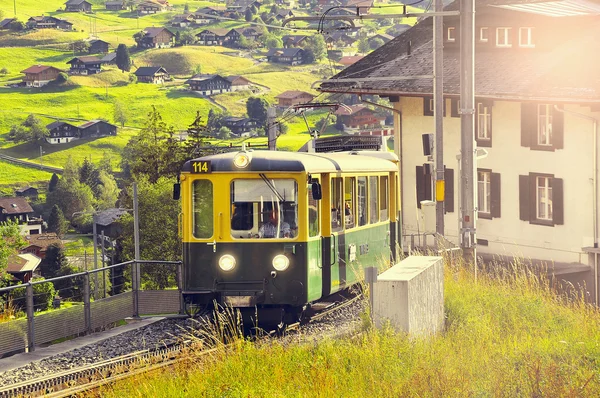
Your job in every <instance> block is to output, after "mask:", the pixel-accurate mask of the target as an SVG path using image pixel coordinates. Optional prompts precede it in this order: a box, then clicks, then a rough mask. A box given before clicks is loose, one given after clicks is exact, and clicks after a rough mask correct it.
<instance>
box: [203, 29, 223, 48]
mask: <svg viewBox="0 0 600 398" xmlns="http://www.w3.org/2000/svg"><path fill="white" fill-rule="evenodd" d="M228 32H229V30H228V29H205V30H203V31H201V32H200V33H198V34H197V35H196V37H197V38H198V41H197V43H198V44H200V45H202V46H222V45H223V43H224V42H225V38H226V36H227V33H228Z"/></svg>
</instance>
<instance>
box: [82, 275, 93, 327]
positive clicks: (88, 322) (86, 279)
mask: <svg viewBox="0 0 600 398" xmlns="http://www.w3.org/2000/svg"><path fill="white" fill-rule="evenodd" d="M83 317H84V319H85V333H86V334H89V333H91V332H92V309H91V304H90V274H89V272H86V273H85V275H83Z"/></svg>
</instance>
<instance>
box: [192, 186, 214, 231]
mask: <svg viewBox="0 0 600 398" xmlns="http://www.w3.org/2000/svg"><path fill="white" fill-rule="evenodd" d="M192 211H193V213H194V217H193V221H192V223H193V225H192V233H193V234H194V238H198V239H208V238H210V237H211V236H212V235H213V184H212V182H211V181H209V180H196V181H194V184H193V189H192Z"/></svg>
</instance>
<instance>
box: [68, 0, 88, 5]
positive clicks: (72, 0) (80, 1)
mask: <svg viewBox="0 0 600 398" xmlns="http://www.w3.org/2000/svg"><path fill="white" fill-rule="evenodd" d="M83 3H88V4H90V2H89V1H87V0H69V1H67V2H66V3H65V4H66V5H68V6H78V5H79V4H83ZM90 5H91V4H90Z"/></svg>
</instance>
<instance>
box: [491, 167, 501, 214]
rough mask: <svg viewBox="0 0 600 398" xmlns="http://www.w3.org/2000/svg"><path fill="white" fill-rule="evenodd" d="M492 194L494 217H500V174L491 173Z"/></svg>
mask: <svg viewBox="0 0 600 398" xmlns="http://www.w3.org/2000/svg"><path fill="white" fill-rule="evenodd" d="M490 190H491V192H490V194H491V200H490V202H491V207H492V208H491V213H492V217H496V218H497V217H500V200H501V191H500V173H491V181H490Z"/></svg>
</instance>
